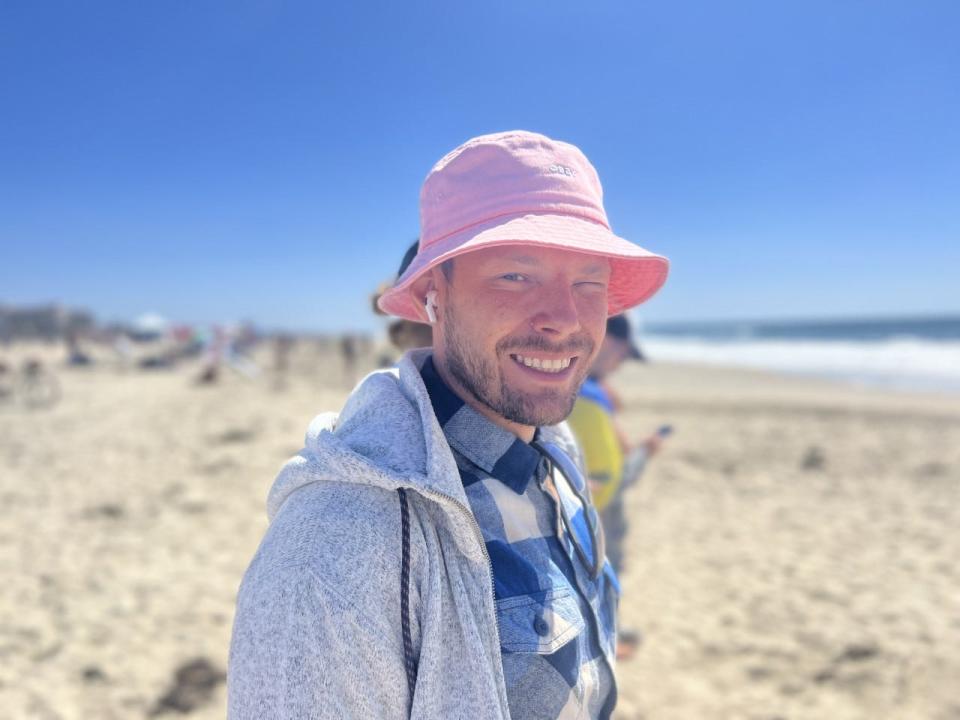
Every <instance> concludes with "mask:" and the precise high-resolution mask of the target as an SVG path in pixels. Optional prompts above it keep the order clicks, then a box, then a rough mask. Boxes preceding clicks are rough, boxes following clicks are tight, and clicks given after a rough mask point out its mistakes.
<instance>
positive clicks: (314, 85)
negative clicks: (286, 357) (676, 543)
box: [0, 0, 960, 330]
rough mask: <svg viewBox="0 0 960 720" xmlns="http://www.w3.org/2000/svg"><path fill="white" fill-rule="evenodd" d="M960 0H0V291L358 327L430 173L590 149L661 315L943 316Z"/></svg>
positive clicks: (121, 309)
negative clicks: (664, 272)
mask: <svg viewBox="0 0 960 720" xmlns="http://www.w3.org/2000/svg"><path fill="white" fill-rule="evenodd" d="M958 27H960V4H957V3H955V2H916V1H912V2H906V1H904V2H883V3H881V2H837V1H836V0H832V1H830V2H795V3H771V2H760V1H758V2H725V3H716V2H700V3H694V2H671V3H648V2H618V3H613V2H590V3H586V2H580V3H570V2H561V1H558V0H553V1H552V2H539V1H529V2H516V1H514V2H487V3H482V4H480V3H453V2H435V3H396V2H393V3H336V4H332V3H331V4H329V5H328V4H325V3H319V2H279V1H278V2H268V1H266V0H261V1H259V2H241V1H231V2H221V3H215V2H173V1H172V0H171V1H169V2H153V3H139V2H138V3H130V2H99V3H76V2H60V3H53V2H44V1H43V0H27V1H17V0H9V1H7V2H4V3H2V5H0V98H3V100H2V103H0V108H2V109H0V138H2V140H0V303H2V302H8V303H9V302H13V303H34V302H42V301H49V300H57V301H62V302H65V303H67V304H71V305H77V306H83V307H87V308H90V309H91V310H93V311H94V312H95V313H96V314H97V315H98V316H99V317H100V318H101V319H104V320H108V319H114V318H131V317H134V316H136V315H138V314H140V313H142V312H145V311H156V312H160V313H162V314H164V315H166V316H168V317H170V318H172V319H175V320H183V321H196V322H215V321H233V320H238V319H242V318H248V319H251V320H253V321H255V322H257V323H259V324H261V325H263V326H266V327H285V328H292V329H320V330H339V329H343V328H350V327H355V328H364V329H373V328H375V327H377V326H378V321H377V320H376V319H375V318H373V317H372V316H371V315H370V313H369V299H368V298H369V294H370V292H372V291H373V289H374V288H375V287H376V285H377V284H378V283H379V282H381V281H383V280H385V279H386V278H387V277H389V276H390V275H391V274H392V273H393V272H394V271H395V269H396V266H397V264H398V262H399V259H400V257H401V255H402V252H403V250H404V248H405V247H406V245H407V244H408V243H409V242H410V241H412V239H413V238H414V237H416V235H417V232H418V209H417V197H418V193H419V188H420V184H421V182H422V180H423V178H424V176H425V175H426V173H427V171H428V170H429V168H430V166H431V165H432V164H433V163H434V162H435V161H436V160H437V159H439V158H440V157H441V156H442V155H443V154H445V153H446V152H447V151H448V150H450V149H452V148H453V147H455V146H456V145H458V144H459V143H461V142H462V141H464V140H466V139H467V138H469V137H471V136H474V135H478V134H482V133H486V132H493V131H498V130H508V129H515V128H523V129H530V130H536V131H539V132H543V133H546V134H548V135H551V136H553V137H557V138H559V139H563V140H567V141H570V142H573V143H575V144H577V145H579V146H580V147H581V148H582V149H583V150H584V151H585V152H586V153H587V155H588V157H590V159H591V160H592V161H593V163H594V165H595V166H596V167H597V169H598V170H599V172H600V176H601V179H602V181H603V183H604V188H605V191H606V205H607V212H608V214H609V216H610V219H611V222H612V224H613V227H614V229H615V230H616V231H617V232H618V233H619V234H621V235H622V236H625V237H627V238H630V239H632V240H635V241H636V242H639V243H640V244H642V245H644V246H646V247H648V248H650V249H653V250H655V251H658V252H661V253H663V254H666V255H668V256H669V257H670V258H671V261H672V276H671V278H670V280H669V281H668V283H667V286H666V287H665V288H664V290H663V291H662V292H661V294H660V295H659V296H658V297H656V298H655V299H653V300H652V301H650V302H649V303H648V304H647V305H645V306H644V307H643V308H642V313H641V315H642V317H643V318H644V320H646V321H649V322H657V321H676V320H699V319H705V318H707V319H714V318H716V319H721V318H758V317H791V318H793V317H805V318H806V317H851V316H860V315H891V314H892V315H903V314H920V313H940V312H960V283H958V281H957V276H958V272H957V268H958V267H960V243H958V240H960V131H958V128H960V82H958V80H957V78H958V77H960V43H958V42H957V40H956V29H957V28H958Z"/></svg>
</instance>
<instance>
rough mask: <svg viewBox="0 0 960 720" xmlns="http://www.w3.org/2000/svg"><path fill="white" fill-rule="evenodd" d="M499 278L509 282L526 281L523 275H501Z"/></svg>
mask: <svg viewBox="0 0 960 720" xmlns="http://www.w3.org/2000/svg"><path fill="white" fill-rule="evenodd" d="M500 278H501V279H502V280H509V281H511V282H523V281H524V280H526V279H527V276H526V275H524V274H523V273H507V274H506V275H501V276H500Z"/></svg>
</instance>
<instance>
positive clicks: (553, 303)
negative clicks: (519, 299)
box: [531, 284, 580, 336]
mask: <svg viewBox="0 0 960 720" xmlns="http://www.w3.org/2000/svg"><path fill="white" fill-rule="evenodd" d="M537 296H538V297H537V299H538V301H539V302H538V303H537V308H536V314H535V315H534V316H533V319H532V321H531V323H532V325H533V329H534V330H536V331H537V332H542V333H546V334H548V335H558V336H566V335H569V334H571V333H574V332H576V331H577V330H579V329H580V312H579V310H578V308H577V302H576V298H574V296H573V289H572V288H571V287H570V286H568V285H565V284H564V285H554V286H549V287H544V288H543V289H542V291H541V292H540V293H537Z"/></svg>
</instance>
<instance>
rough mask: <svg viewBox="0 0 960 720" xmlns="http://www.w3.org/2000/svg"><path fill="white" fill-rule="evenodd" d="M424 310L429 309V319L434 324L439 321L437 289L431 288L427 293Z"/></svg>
mask: <svg viewBox="0 0 960 720" xmlns="http://www.w3.org/2000/svg"><path fill="white" fill-rule="evenodd" d="M423 308H424V310H426V311H427V320H429V321H430V324H431V325H433V324H434V323H435V322H436V321H437V311H436V308H437V291H436V290H431V291H430V292H428V293H427V298H426V300H425V301H424V303H423Z"/></svg>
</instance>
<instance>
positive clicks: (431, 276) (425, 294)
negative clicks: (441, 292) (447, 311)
mask: <svg viewBox="0 0 960 720" xmlns="http://www.w3.org/2000/svg"><path fill="white" fill-rule="evenodd" d="M436 272H437V269H436V268H431V269H430V270H429V272H426V273H424V276H423V277H422V278H421V279H420V280H419V281H417V282H416V283H415V284H414V286H413V287H412V288H411V289H410V292H411V294H412V295H413V296H414V297H415V298H416V302H417V306H418V308H419V309H420V315H421V317H422V318H423V319H422V320H421V322H426V323H429V324H430V325H433V324H434V323H435V322H436V321H437V309H438V308H439V301H438V299H437V295H438V292H437V278H436V276H435V273H436ZM428 308H429V309H428Z"/></svg>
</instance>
